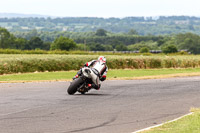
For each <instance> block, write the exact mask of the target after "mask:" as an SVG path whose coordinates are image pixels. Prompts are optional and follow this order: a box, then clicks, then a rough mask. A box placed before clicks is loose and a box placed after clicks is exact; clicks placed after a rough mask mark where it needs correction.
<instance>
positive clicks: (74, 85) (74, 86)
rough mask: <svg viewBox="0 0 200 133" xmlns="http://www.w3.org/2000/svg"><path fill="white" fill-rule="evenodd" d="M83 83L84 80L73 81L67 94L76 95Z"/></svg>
mask: <svg viewBox="0 0 200 133" xmlns="http://www.w3.org/2000/svg"><path fill="white" fill-rule="evenodd" d="M82 83H83V80H82V79H81V78H78V79H75V80H74V81H72V83H71V84H70V86H69V88H68V89H67V92H68V94H69V95H73V94H74V93H76V91H77V89H78V87H79V86H80V85H81V84H82Z"/></svg>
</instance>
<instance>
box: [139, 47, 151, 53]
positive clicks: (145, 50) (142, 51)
mask: <svg viewBox="0 0 200 133" xmlns="http://www.w3.org/2000/svg"><path fill="white" fill-rule="evenodd" d="M140 53H149V48H147V47H142V48H141V49H140Z"/></svg>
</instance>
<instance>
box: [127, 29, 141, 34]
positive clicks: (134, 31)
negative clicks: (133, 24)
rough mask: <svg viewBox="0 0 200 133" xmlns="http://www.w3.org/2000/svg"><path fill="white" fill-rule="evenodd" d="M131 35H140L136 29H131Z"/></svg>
mask: <svg viewBox="0 0 200 133" xmlns="http://www.w3.org/2000/svg"><path fill="white" fill-rule="evenodd" d="M128 34H129V35H139V34H138V32H137V31H136V30H134V29H131V30H130V31H129V32H128Z"/></svg>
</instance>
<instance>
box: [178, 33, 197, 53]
mask: <svg viewBox="0 0 200 133" xmlns="http://www.w3.org/2000/svg"><path fill="white" fill-rule="evenodd" d="M176 42H177V45H178V47H179V48H180V49H186V50H188V51H189V52H191V53H193V54H200V36H198V35H196V34H192V33H185V34H178V35H177V36H176Z"/></svg>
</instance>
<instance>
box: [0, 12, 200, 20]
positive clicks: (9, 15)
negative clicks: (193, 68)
mask: <svg viewBox="0 0 200 133" xmlns="http://www.w3.org/2000/svg"><path fill="white" fill-rule="evenodd" d="M1 15H8V16H7V17H8V18H15V17H12V15H16V16H21V17H19V18H29V17H30V16H35V17H40V18H48V17H50V18H104V19H109V18H120V19H123V18H129V17H144V18H149V17H152V18H153V19H159V17H181V16H184V17H196V18H200V16H192V15H160V16H126V17H92V16H50V15H45V14H26V13H6V12H0V18H6V17H1ZM22 16H24V17H22ZM26 16H28V17H26ZM33 18H34V17H33Z"/></svg>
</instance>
